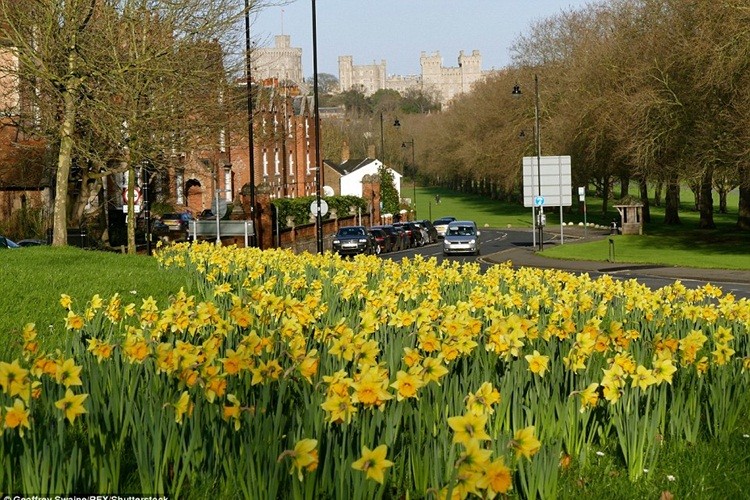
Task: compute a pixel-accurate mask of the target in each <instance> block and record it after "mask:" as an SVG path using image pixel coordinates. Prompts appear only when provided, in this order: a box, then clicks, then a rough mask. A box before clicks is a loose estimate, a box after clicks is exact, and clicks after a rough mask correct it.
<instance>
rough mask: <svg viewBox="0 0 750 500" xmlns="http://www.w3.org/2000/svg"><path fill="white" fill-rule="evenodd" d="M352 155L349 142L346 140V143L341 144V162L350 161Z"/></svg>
mask: <svg viewBox="0 0 750 500" xmlns="http://www.w3.org/2000/svg"><path fill="white" fill-rule="evenodd" d="M350 156H351V152H350V151H349V143H348V142H346V141H344V144H343V145H342V146H341V163H344V162H347V161H349V158H350Z"/></svg>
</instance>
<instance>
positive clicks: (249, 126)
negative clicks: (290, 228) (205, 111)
mask: <svg viewBox="0 0 750 500" xmlns="http://www.w3.org/2000/svg"><path fill="white" fill-rule="evenodd" d="M248 1H249V0H245V77H246V79H247V89H246V90H247V96H246V97H247V143H248V146H249V151H248V163H249V164H250V221H251V222H252V223H253V235H252V236H251V238H250V241H251V246H255V245H254V243H255V238H256V236H255V235H256V234H257V231H258V228H257V227H256V224H255V222H256V221H255V145H254V144H253V143H254V140H253V95H252V88H251V87H252V85H251V83H250V80H251V73H250V71H251V64H250V6H249V5H248ZM217 208H218V207H217Z"/></svg>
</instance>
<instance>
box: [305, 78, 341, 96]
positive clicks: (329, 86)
mask: <svg viewBox="0 0 750 500" xmlns="http://www.w3.org/2000/svg"><path fill="white" fill-rule="evenodd" d="M307 83H308V84H310V85H312V84H313V79H312V77H311V78H308V79H307ZM338 90H339V79H338V78H336V77H335V76H334V75H332V74H330V73H318V93H320V94H324V95H325V94H329V95H330V94H335V93H337V92H338Z"/></svg>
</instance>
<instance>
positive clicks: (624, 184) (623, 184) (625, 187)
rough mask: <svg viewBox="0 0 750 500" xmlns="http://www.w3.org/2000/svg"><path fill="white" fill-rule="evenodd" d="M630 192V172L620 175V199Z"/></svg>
mask: <svg viewBox="0 0 750 500" xmlns="http://www.w3.org/2000/svg"><path fill="white" fill-rule="evenodd" d="M629 193H630V174H622V175H621V176H620V199H623V198H625V197H626V196H628V194H629Z"/></svg>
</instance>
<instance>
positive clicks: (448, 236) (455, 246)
mask: <svg viewBox="0 0 750 500" xmlns="http://www.w3.org/2000/svg"><path fill="white" fill-rule="evenodd" d="M479 236H480V232H479V231H478V230H477V225H476V223H475V222H474V221H468V220H462V221H453V222H451V223H449V224H448V228H447V229H446V230H445V236H444V237H443V254H444V255H449V254H454V253H471V254H474V255H479Z"/></svg>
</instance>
